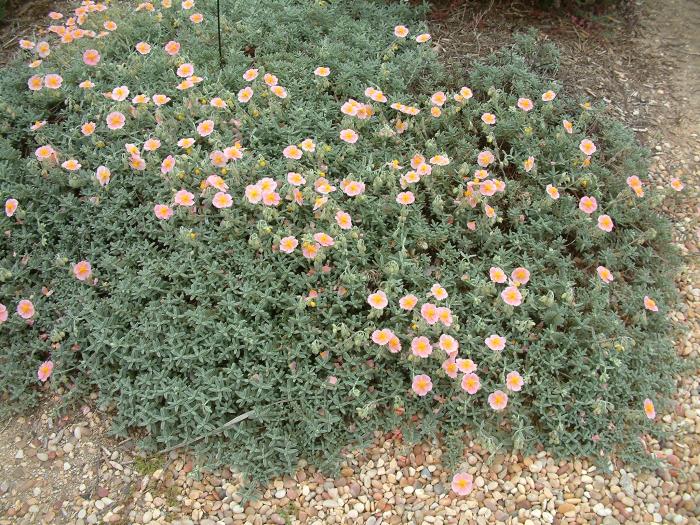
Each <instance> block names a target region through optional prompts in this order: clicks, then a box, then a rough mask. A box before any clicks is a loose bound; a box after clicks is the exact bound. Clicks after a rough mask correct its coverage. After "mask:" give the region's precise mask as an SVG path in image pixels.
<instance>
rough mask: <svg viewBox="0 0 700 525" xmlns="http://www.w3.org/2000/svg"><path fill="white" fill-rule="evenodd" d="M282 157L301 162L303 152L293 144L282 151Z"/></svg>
mask: <svg viewBox="0 0 700 525" xmlns="http://www.w3.org/2000/svg"><path fill="white" fill-rule="evenodd" d="M282 155H284V156H285V158H288V159H293V160H299V159H300V158H301V156H302V155H303V152H302V151H301V149H299V148H298V147H297V146H295V145H294V144H292V145H291V146H287V147H286V148H284V150H283V151H282Z"/></svg>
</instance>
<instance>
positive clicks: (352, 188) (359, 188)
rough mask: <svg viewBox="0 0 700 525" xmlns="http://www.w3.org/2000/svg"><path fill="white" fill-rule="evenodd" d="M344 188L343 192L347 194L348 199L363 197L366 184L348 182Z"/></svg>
mask: <svg viewBox="0 0 700 525" xmlns="http://www.w3.org/2000/svg"><path fill="white" fill-rule="evenodd" d="M341 187H342V188H343V191H344V192H345V195H347V196H348V197H357V196H358V195H362V194H363V193H364V192H365V183H364V182H359V181H354V180H351V181H348V183H347V184H345V185H341Z"/></svg>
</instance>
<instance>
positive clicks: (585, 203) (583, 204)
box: [578, 197, 598, 215]
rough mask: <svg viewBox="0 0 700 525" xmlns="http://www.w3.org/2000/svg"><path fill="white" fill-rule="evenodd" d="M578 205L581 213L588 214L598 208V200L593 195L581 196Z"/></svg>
mask: <svg viewBox="0 0 700 525" xmlns="http://www.w3.org/2000/svg"><path fill="white" fill-rule="evenodd" d="M578 207H579V209H580V210H581V211H582V212H583V213H587V214H588V215H590V214H591V213H593V212H594V211H596V210H597V209H598V201H596V200H595V197H581V200H580V201H579V203H578Z"/></svg>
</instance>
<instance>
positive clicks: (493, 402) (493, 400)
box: [489, 390, 508, 410]
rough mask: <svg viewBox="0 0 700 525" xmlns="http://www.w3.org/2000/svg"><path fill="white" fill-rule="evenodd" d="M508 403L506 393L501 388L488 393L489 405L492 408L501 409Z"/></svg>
mask: <svg viewBox="0 0 700 525" xmlns="http://www.w3.org/2000/svg"><path fill="white" fill-rule="evenodd" d="M506 405H508V394H506V393H505V392H503V391H502V390H496V391H495V392H493V393H491V394H489V406H490V407H491V408H492V409H494V410H503V409H504V408H506Z"/></svg>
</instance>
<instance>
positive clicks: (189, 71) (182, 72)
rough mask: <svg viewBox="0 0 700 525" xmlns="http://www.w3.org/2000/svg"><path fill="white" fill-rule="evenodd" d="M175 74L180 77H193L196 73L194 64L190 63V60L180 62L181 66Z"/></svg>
mask: <svg viewBox="0 0 700 525" xmlns="http://www.w3.org/2000/svg"><path fill="white" fill-rule="evenodd" d="M175 74H176V75H177V76H178V77H180V78H187V77H191V76H192V75H194V66H193V65H192V64H190V63H189V62H185V63H184V64H180V66H179V67H178V68H177V71H176V72H175Z"/></svg>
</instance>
